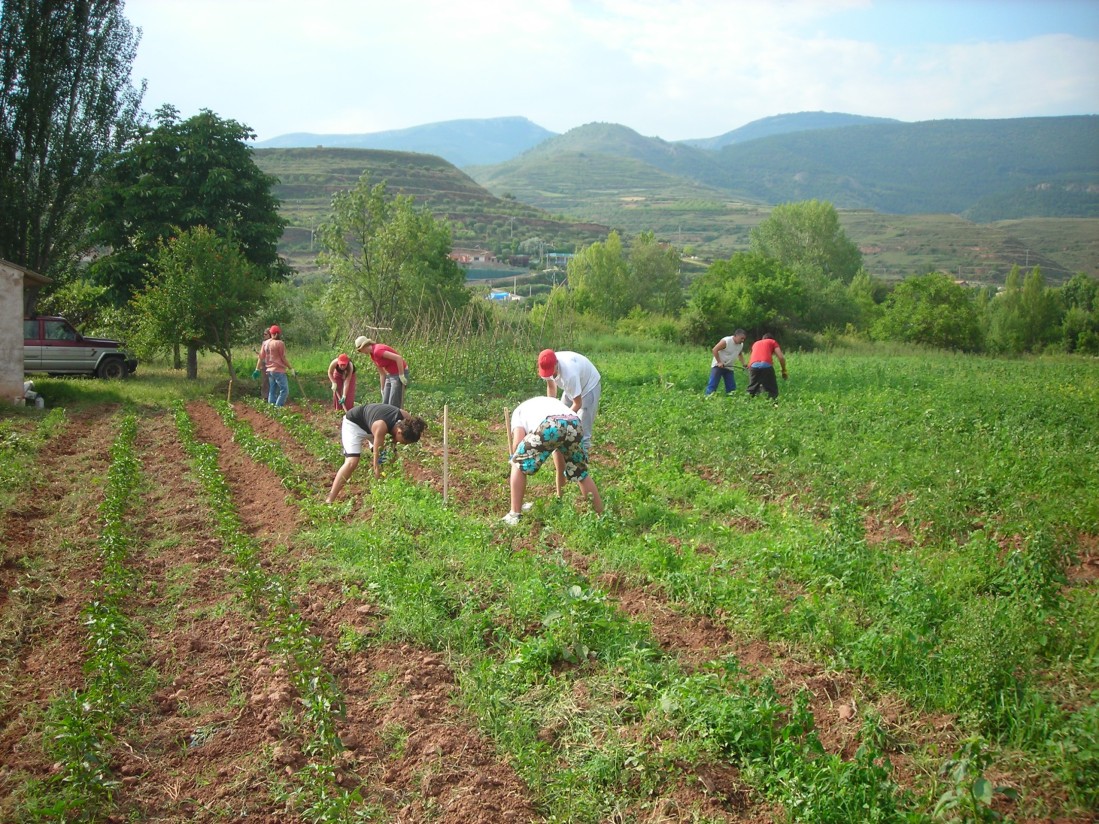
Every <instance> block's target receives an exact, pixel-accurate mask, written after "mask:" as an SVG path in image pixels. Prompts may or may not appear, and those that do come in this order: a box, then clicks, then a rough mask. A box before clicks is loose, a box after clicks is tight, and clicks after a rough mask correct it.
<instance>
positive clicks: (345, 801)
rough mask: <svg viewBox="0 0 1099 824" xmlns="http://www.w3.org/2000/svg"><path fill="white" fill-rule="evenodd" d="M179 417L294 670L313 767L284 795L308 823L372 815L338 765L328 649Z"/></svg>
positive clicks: (252, 440)
mask: <svg viewBox="0 0 1099 824" xmlns="http://www.w3.org/2000/svg"><path fill="white" fill-rule="evenodd" d="M223 414H224V413H223ZM175 417H176V425H177V428H178V429H179V432H180V436H181V440H182V443H183V446H184V449H185V450H186V451H187V453H188V454H189V455H190V456H191V460H192V464H193V466H194V470H195V473H196V475H197V477H198V479H199V482H200V483H201V484H202V486H203V488H204V489H205V490H206V494H207V500H208V503H209V505H210V507H211V509H212V510H213V512H214V520H215V524H216V530H217V533H218V537H219V538H220V540H221V542H222V546H223V547H224V550H225V552H226V553H227V554H228V555H229V556H230V557H231V558H233V560H234V561H235V563H236V567H237V570H238V573H239V580H240V586H241V589H242V592H243V594H244V596H245V598H246V599H247V600H248V602H249V603H250V604H251V605H252V607H253V609H254V610H255V612H256V614H257V616H258V617H259V618H260V620H261V624H262V626H263V627H264V628H265V630H266V631H267V633H268V635H269V638H270V642H269V643H270V648H271V651H272V652H273V653H274V654H275V655H277V656H278V657H279V659H280V660H282V661H283V662H284V666H286V667H287V669H288V671H289V673H290V677H291V682H292V684H293V685H294V688H295V690H296V691H297V694H298V697H299V702H300V705H301V707H302V715H301V724H302V729H303V736H304V743H303V747H302V750H303V752H304V753H305V754H306V755H307V756H308V757H309V762H308V763H307V764H306V766H305V767H304V768H302V769H301V770H299V771H297V772H296V773H295V775H294V781H295V785H294V786H293V787H289V788H284V789H283V790H282V791H281V792H280V795H281V797H282V798H284V799H285V800H286V801H287V802H289V803H290V804H291V805H292V807H293V808H294V809H295V810H296V811H297V813H298V814H299V815H301V816H302V818H303V820H307V821H311V822H329V821H347V820H352V819H353V818H355V817H359V816H361V815H364V814H366V813H367V812H368V811H366V810H365V808H360V809H359V810H358V811H357V812H356V811H355V807H356V806H357V805H361V802H362V799H361V797H360V795H359V793H358V791H357V790H346V789H344V788H342V787H340V786H339V784H338V781H337V778H338V776H337V768H336V763H335V759H336V756H337V755H338V754H339V753H340V752H342V750H343V745H342V743H341V742H340V738H339V735H338V733H337V729H336V721H337V720H338V718H339V717H340V716H341V715H342V713H343V696H342V694H341V692H340V689H339V686H338V684H337V682H336V679H335V677H334V676H333V675H332V673H331V672H329V671H328V669H327V668H326V667H325V665H324V661H323V655H322V653H323V642H322V640H321V639H320V638H318V637H317V636H315V635H313V634H311V633H310V631H309V625H308V622H307V621H306V620H305V619H304V618H303V617H302V616H301V614H300V612H298V610H297V608H296V605H295V601H294V593H293V591H292V590H291V588H290V587H288V586H287V584H286V583H285V582H284V581H282V580H281V579H280V578H279V577H278V576H276V575H274V574H271V573H268V572H266V571H265V570H264V569H263V566H262V563H261V560H262V559H261V551H260V547H259V546H258V545H257V543H256V542H255V540H253V539H252V538H251V537H250V536H249V535H248V534H247V533H246V532H245V531H244V529H243V526H242V524H241V521H240V518H239V516H238V515H237V511H236V506H235V504H234V503H233V492H232V489H231V488H230V486H229V484H228V483H227V482H226V480H225V478H224V476H223V475H222V474H221V471H220V469H219V467H218V461H217V448H216V447H214V446H212V445H210V444H205V443H202V442H200V441H199V440H198V439H197V438H196V436H195V433H194V426H193V424H192V423H191V421H190V419H189V418H188V416H187V413H186V411H185V410H184V409H183V406H182V404H177V405H176V408H175ZM230 417H231V410H230ZM245 430H246V427H244V426H241V427H237V428H235V429H234V437H237V438H240V439H243V440H245V441H247V443H248V444H249V445H250V447H251V448H252V449H253V450H257V451H259V452H262V453H263V454H265V455H266V457H267V458H268V459H270V460H273V461H275V462H276V463H277V462H278V461H277V458H276V457H275V453H276V452H277V450H268V449H264V448H263V444H262V443H260V442H259V441H260V439H258V438H256V437H255V436H254V434H251V433H250V431H248V432H246V431H245ZM248 435H251V437H247V436H248ZM302 483H304V482H301V481H300V480H298V481H294V480H291V484H292V488H299V487H300V485H301V484H302Z"/></svg>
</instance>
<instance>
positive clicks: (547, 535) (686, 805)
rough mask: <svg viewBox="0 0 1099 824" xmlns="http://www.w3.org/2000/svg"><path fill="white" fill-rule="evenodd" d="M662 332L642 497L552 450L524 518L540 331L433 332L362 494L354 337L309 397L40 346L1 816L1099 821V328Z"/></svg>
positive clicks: (12, 622) (629, 422)
mask: <svg viewBox="0 0 1099 824" xmlns="http://www.w3.org/2000/svg"><path fill="white" fill-rule="evenodd" d="M448 347H449V344H448ZM577 348H581V347H580V346H579V345H578V346H577ZM630 348H631V346H630V345H629V344H623V343H621V342H616V341H613V340H601V341H594V342H592V344H591V345H590V346H586V347H584V348H583V351H585V353H586V354H588V355H589V356H590V357H591V358H592V359H593V360H594V361H595V362H596V364H597V365H598V366H599V367H600V370H601V372H602V374H603V379H604V394H603V401H602V407H601V410H600V415H599V417H598V419H597V421H596V431H595V442H596V443H595V449H594V452H593V457H592V472H593V477H594V479H595V480H596V482H597V484H598V485H599V487H600V491H601V492H602V494H603V498H604V502H605V504H606V506H607V511H606V513H605V514H604V515H602V516H597V515H595V514H594V513H592V512H590V511H587V510H586V508H585V507H584V505H583V504H582V503H581V502H580V501H578V498H577V491H576V490H575V489H569V490H567V491H566V494H565V496H564V498H563V499H562V500H557V499H555V498H554V497H553V483H552V480H553V479H552V477H551V475H550V473H549V472H548V471H545V470H544V471H543V472H542V473H540V474H539V475H537V476H535V479H534V481H533V482H532V484H531V486H530V488H529V489H528V496H527V497H528V500H530V501H532V502H533V504H534V506H533V509H532V510H531V511H530V512H529V513H528V514H526V515H525V516H524V517H523V519H522V520H521V521H520V524H519V525H518V526H517V527H507V526H505V525H503V524H501V523H500V517H501V516H502V515H503V514H504V513H505V512H506V511H507V480H506V479H507V464H506V457H507V455H506V452H507V438H506V434H505V428H504V413H505V409H508V408H511V407H514V406H515V405H516V404H517V403H518V402H520V401H521V400H524V399H525V398H527V397H529V396H531V395H535V394H538V393H539V392H541V391H543V390H542V386H543V385H542V383H541V381H539V380H538V379H537V376H536V374H535V371H534V353H533V352H528V351H526V348H524V347H523V346H516V347H513V348H512V349H511V350H508V348H507V347H500V346H494V351H496V352H497V353H498V359H496V360H493V361H491V362H490V361H488V360H486V358H484V357H483V355H480V354H479V353H477V352H471V353H466V354H468V355H469V357H468V358H466V359H463V357H462V355H463V353H459V352H457V351H450V350H449V348H448V351H447V356H446V358H445V360H446V361H447V362H446V363H445V364H438V363H436V364H434V365H432V366H428V364H429V358H430V357H431V355H432V353H434V355H435V358H436V359H437V360H442V358H440V357H439V351H438V350H439V347H438V345H437V344H432V345H428V344H424V345H423V347H422V350H417V349H416V348H415V347H413V346H404V345H402V351H404V352H405V354H406V355H408V356H409V359H410V362H411V363H412V364H413V366H414V383H413V386H412V388H411V389H410V391H409V396H408V399H407V403H406V406H407V407H408V408H409V409H410V410H411V411H413V412H415V413H417V414H420V415H422V416H424V417H425V419H427V420H428V421H429V429H428V432H427V433H426V435H425V438H424V440H423V441H422V442H421V443H420V444H417V445H413V446H409V447H401V449H400V451H399V455H398V457H397V459H396V460H395V461H393V462H391V463H388V464H386V466H385V472H384V475H383V477H382V478H381V479H380V480H375V479H373V478H372V477H370V473H369V471H367V470H366V469H364V468H360V470H359V471H358V472H356V474H355V475H353V476H352V478H351V481H350V482H349V484H348V486H347V487H346V488H345V490H344V492H343V494H342V496H341V500H340V501H338V502H337V503H336V504H335V505H332V506H326V505H324V504H323V499H324V496H325V493H326V492H327V489H328V487H329V485H330V483H331V480H332V477H333V475H334V473H335V470H336V468H337V467H338V466H339V463H340V460H341V455H340V448H339V440H338V434H339V420H340V419H339V415H338V413H336V412H334V411H332V410H331V409H330V408H328V406H327V405H326V398H325V393H326V392H327V383H326V382H325V379H324V377H323V373H324V368H325V366H326V365H327V363H328V360H329V359H330V357H331V353H330V352H327V351H324V352H320V351H317V352H312V353H294V354H295V357H294V362H295V364H296V365H297V367H298V369H299V372H300V374H301V376H302V377H301V380H300V381H292V382H291V403H290V405H289V406H287V407H286V408H284V409H281V410H279V409H274V408H272V407H269V406H268V405H266V404H264V403H262V402H260V401H259V400H258V398H257V397H255V396H256V394H257V393H256V391H255V386H254V383H252V382H251V381H248V380H244V381H237V382H236V383H234V384H233V385H232V386H228V385H227V381H226V378H225V375H224V374H223V373H222V372H221V371H220V370H219V367H218V365H217V364H215V363H214V362H213V361H209V362H204V363H203V366H202V371H201V373H200V378H201V379H200V381H198V382H185V381H182V380H179V379H176V378H175V377H174V375H172V374H171V373H170V370H167V369H163V370H157V368H155V367H153V368H152V369H150V370H144V373H143V374H140V375H139V376H137V377H135V378H134V379H132V380H127V381H123V382H115V383H109V384H107V383H104V382H99V381H87V380H84V381H81V380H65V379H42V381H41V382H40V384H39V383H38V382H36V389H39V390H40V391H42V393H43V394H44V395H45V396H46V398H47V399H48V406H49V407H50V408H47V409H46V410H44V411H38V410H31V409H14V408H6V409H4V410H3V411H2V412H0V500H2V501H3V512H4V514H3V522H2V524H0V530H2V538H0V541H2V544H0V551H2V559H0V560H2V563H0V653H2V654H0V752H3V753H4V758H3V759H2V764H0V820H2V821H77V820H94V821H111V822H124V821H223V820H229V819H236V818H247V819H249V820H254V821H265V822H282V821H316V822H329V821H333V822H334V821H378V822H454V823H455V824H457V823H458V822H463V823H464V822H472V824H481V823H482V822H483V824H488V823H489V822H593V823H594V822H637V823H638V824H658V822H660V823H662V822H667V823H668V824H671V822H709V823H711V824H716V822H753V823H760V824H761V823H762V822H772V821H779V822H781V821H798V822H837V824H838V823H839V822H862V821H874V822H909V823H910V822H948V821H967V822H969V821H995V820H1010V821H1016V822H1032V823H1033V824H1037V823H1038V822H1048V824H1054V822H1057V824H1064V822H1077V821H1079V822H1084V821H1094V820H1096V815H1097V812H1099V789H1097V788H1099V705H1097V702H1096V698H1097V697H1099V585H1097V578H1099V460H1096V456H1097V455H1099V415H1097V414H1096V410H1097V409H1099V362H1097V361H1095V360H1086V359H1078V358H1068V357H1056V358H1054V357H1050V358H1041V359H1027V360H995V359H986V358H974V357H963V356H953V355H946V354H939V353H920V352H904V353H898V352H889V351H885V350H868V351H866V352H853V351H835V352H821V353H813V354H800V353H796V352H794V353H788V356H789V363H790V380H789V382H787V383H784V384H782V385H781V391H782V394H781V396H780V398H779V400H778V403H777V404H775V405H773V404H771V403H770V402H769V401H768V400H766V399H749V398H747V397H746V396H745V395H744V393H743V392H741V393H739V394H737V395H734V396H731V397H724V396H714V397H711V398H708V399H704V398H703V395H702V387H703V386H704V384H705V380H706V375H707V371H708V363H709V355H708V353H706V352H702V353H701V354H700V353H699V352H697V351H688V350H685V349H682V348H676V347H666V348H662V349H660V350H659V351H643V352H642V351H630ZM486 363H490V364H491V368H492V376H493V379H494V380H493V381H492V382H491V394H484V393H483V392H484V387H485V386H487V385H490V384H489V382H488V381H486V380H484V376H483V375H481V374H479V373H478V372H477V368H478V364H480V365H481V366H480V368H482V369H484V368H485V366H484V365H485V364H486ZM417 364H424V367H423V368H422V369H420V370H419V371H416V369H415V366H416V365H417ZM528 366H529V369H528V368H527V367H528ZM370 383H371V382H370V381H364V384H366V385H367V386H369V385H370ZM738 383H741V384H742V388H743V384H744V383H746V380H745V379H744V378H743V377H740V376H738ZM373 399H374V398H373V396H371V397H370V398H367V400H373ZM360 400H362V398H360ZM444 420H445V421H446V429H445V439H444ZM444 444H445V448H444Z"/></svg>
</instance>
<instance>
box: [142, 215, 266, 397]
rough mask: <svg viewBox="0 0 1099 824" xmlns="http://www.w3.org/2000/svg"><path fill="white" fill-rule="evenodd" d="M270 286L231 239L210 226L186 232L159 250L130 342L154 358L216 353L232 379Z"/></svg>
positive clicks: (194, 375)
mask: <svg viewBox="0 0 1099 824" xmlns="http://www.w3.org/2000/svg"><path fill="white" fill-rule="evenodd" d="M269 285H270V284H269V283H268V281H267V279H266V277H265V276H264V273H262V272H261V271H260V270H259V269H258V267H256V266H255V265H254V264H253V263H251V262H250V261H249V260H248V259H247V258H246V257H245V255H244V253H243V251H242V250H241V249H240V247H239V246H238V245H237V244H236V243H235V242H234V240H233V239H232V238H226V237H222V236H220V235H218V234H217V233H216V232H214V231H213V230H212V229H209V228H207V227H206V226H196V227H194V228H192V229H186V230H184V231H182V232H180V233H179V234H178V235H177V236H175V237H173V238H170V239H168V240H165V241H161V243H160V245H159V246H158V248H157V257H156V265H155V267H154V270H153V274H152V275H151V276H150V278H149V280H148V282H147V283H146V284H145V286H144V287H143V288H142V290H141V291H140V292H138V293H137V294H136V295H135V296H134V298H133V301H132V302H131V308H132V310H133V321H134V331H133V333H132V334H131V336H130V342H131V344H132V345H134V346H135V347H136V348H138V349H139V350H140V351H143V352H150V353H152V352H158V351H170V350H171V349H172V348H173V347H174V346H177V345H178V346H183V347H186V349H187V350H188V352H192V353H193V352H202V351H208V352H214V353H216V354H218V355H221V357H222V358H224V359H225V362H226V364H227V365H228V367H229V375H230V376H232V375H233V358H232V348H233V344H234V343H238V342H239V341H240V340H241V338H242V336H243V334H244V333H245V331H246V330H247V329H248V328H249V323H250V321H251V319H252V317H253V315H254V313H255V312H256V310H257V309H258V308H260V304H261V303H262V300H263V296H264V293H265V291H266V290H267V288H268V286H269ZM192 362H193V360H192ZM188 377H190V378H194V377H196V374H190V373H189V374H188Z"/></svg>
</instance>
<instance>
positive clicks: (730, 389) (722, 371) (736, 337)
mask: <svg viewBox="0 0 1099 824" xmlns="http://www.w3.org/2000/svg"><path fill="white" fill-rule="evenodd" d="M746 337H748V334H747V333H746V332H745V331H744V330H743V329H737V330H736V331H735V332H733V334H731V335H728V336H727V337H724V338H722V339H721V340H719V341H718V342H717V343H716V344H714V348H713V349H712V350H711V351H712V352H713V353H714V358H713V360H712V361H711V362H710V382H709V383H708V384H706V396H707V397H709V396H710V395H712V394H714V392H716V391H717V382H718V380H724V381H725V394H726V395H731V394H733V393H734V392H735V391H736V376H735V375H734V374H733V366H734V362H735V361H736V360H737V359H738V358H739V359H740V365H741V366H743V367H744V368H745V369H747V368H748V364H747V363H745V362H744V339H745V338H746Z"/></svg>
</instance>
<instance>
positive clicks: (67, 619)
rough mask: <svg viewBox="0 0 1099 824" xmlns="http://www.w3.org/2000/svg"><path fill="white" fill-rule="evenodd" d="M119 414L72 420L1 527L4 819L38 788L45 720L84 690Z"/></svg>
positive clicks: (45, 766)
mask: <svg viewBox="0 0 1099 824" xmlns="http://www.w3.org/2000/svg"><path fill="white" fill-rule="evenodd" d="M115 412H116V409H115V408H111V407H103V408H99V409H97V410H95V411H93V412H90V413H88V414H86V415H82V416H80V417H79V418H74V419H73V420H70V421H69V422H68V423H67V424H66V426H65V428H64V430H63V431H62V432H61V434H60V435H59V436H58V437H57V438H56V439H55V440H54V441H53V442H52V443H49V444H45V445H43V447H42V448H41V449H40V450H39V452H38V458H37V461H36V463H35V466H34V478H33V480H32V482H31V484H30V485H29V486H28V488H27V489H26V491H24V492H23V493H22V494H21V495H20V496H19V498H18V500H17V501H16V503H15V505H14V506H13V507H12V508H11V509H10V510H9V511H8V512H7V513H6V514H5V516H4V519H3V526H2V530H3V561H2V563H0V571H2V572H0V575H2V577H0V585H2V586H3V587H4V588H5V590H6V591H7V592H8V598H7V600H6V601H5V602H4V607H3V611H2V613H0V615H2V618H0V627H2V635H0V753H3V754H4V757H3V759H2V760H0V820H10V819H9V818H8V816H9V815H10V814H11V810H12V807H11V805H12V804H13V803H14V799H13V797H12V793H13V791H14V789H15V787H16V786H17V785H21V784H23V783H24V782H25V781H27V780H28V779H29V778H37V779H42V778H45V777H46V776H47V775H48V774H49V773H50V772H51V771H52V765H51V764H50V763H49V760H48V757H47V756H46V754H45V752H44V750H43V742H42V733H43V711H44V710H45V708H46V707H47V705H48V704H49V702H50V700H51V699H52V698H53V697H55V696H59V695H62V694H65V693H67V692H69V691H71V690H75V689H79V688H80V687H81V686H82V685H83V683H84V673H83V668H82V667H83V662H84V660H85V647H86V643H87V633H86V631H85V629H84V626H83V619H82V616H81V610H82V609H83V608H84V606H85V604H87V603H88V601H89V600H90V598H91V597H92V595H93V593H94V588H93V585H92V582H93V581H94V580H95V579H96V578H97V577H98V576H99V574H100V570H101V564H100V561H99V558H98V552H97V547H96V541H97V539H98V537H99V531H100V522H99V517H98V511H97V508H98V506H99V504H100V502H101V501H102V493H103V488H102V484H101V483H100V481H101V480H102V478H104V477H105V475H106V472H107V467H108V466H109V465H110V447H111V443H112V441H113V439H114V436H115V434H116V426H115V419H114V417H113V416H114V413H115Z"/></svg>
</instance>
